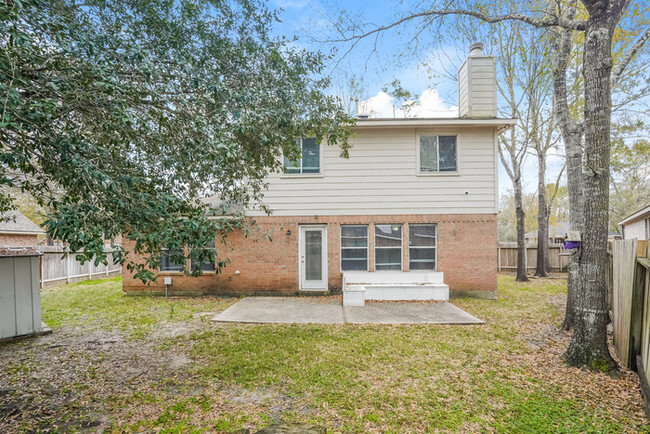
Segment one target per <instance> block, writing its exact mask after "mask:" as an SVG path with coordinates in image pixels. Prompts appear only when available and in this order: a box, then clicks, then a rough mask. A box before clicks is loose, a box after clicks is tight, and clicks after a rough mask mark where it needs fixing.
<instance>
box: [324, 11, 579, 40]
mask: <svg viewBox="0 0 650 434" xmlns="http://www.w3.org/2000/svg"><path fill="white" fill-rule="evenodd" d="M448 15H462V16H467V17H472V18H476V19H479V20H481V21H483V22H485V23H488V24H495V23H500V22H502V21H522V22H524V23H526V24H530V25H531V26H533V27H537V28H548V27H561V28H563V29H567V30H579V31H584V30H585V29H586V28H587V23H586V21H581V20H575V19H569V18H566V17H562V16H556V15H548V16H547V18H544V19H537V18H533V17H530V16H528V15H524V14H520V13H510V14H505V15H498V16H494V17H493V16H489V15H486V14H484V13H481V12H477V11H472V10H469V9H443V10H430V11H424V12H420V13H417V14H412V15H408V16H406V17H403V18H401V19H399V20H397V21H395V22H393V23H391V24H387V25H385V26H380V27H377V28H376V29H374V30H370V31H369V32H365V33H362V34H360V35H352V36H348V37H345V38H341V39H334V40H330V41H327V42H350V41H354V40H359V39H363V38H366V37H368V36H370V35H373V34H375V33H381V32H384V31H386V30H390V29H392V28H393V27H397V26H399V25H400V24H404V23H406V22H408V21H411V20H414V19H417V18H427V17H443V16H448Z"/></svg>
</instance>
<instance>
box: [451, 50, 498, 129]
mask: <svg viewBox="0 0 650 434" xmlns="http://www.w3.org/2000/svg"><path fill="white" fill-rule="evenodd" d="M494 62H495V60H494V57H492V56H470V57H468V58H467V59H466V60H465V62H464V63H463V65H462V66H461V68H460V70H459V71H458V111H459V116H461V117H471V118H492V117H495V116H496V113H497V94H496V66H495V63H494Z"/></svg>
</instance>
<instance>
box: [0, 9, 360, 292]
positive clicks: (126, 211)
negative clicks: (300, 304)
mask: <svg viewBox="0 0 650 434" xmlns="http://www.w3.org/2000/svg"><path fill="white" fill-rule="evenodd" d="M275 20H277V16H276V14H275V13H274V12H271V11H269V10H268V9H267V8H266V7H265V5H264V3H263V2H262V1H260V0H231V1H226V2H221V1H216V0H187V1H182V2H175V1H165V2H160V1H157V0H120V1H111V2H105V1H100V0H91V1H89V2H84V4H83V5H80V4H78V3H77V2H75V1H72V0H54V1H44V0H27V1H24V2H17V1H8V2H1V3H0V35H2V36H0V41H1V44H2V51H3V55H2V57H1V58H0V98H1V99H2V101H3V111H2V114H1V116H2V117H1V118H0V143H1V144H2V150H1V151H0V161H1V163H2V168H3V172H2V174H1V175H0V185H4V186H7V187H14V188H19V189H21V190H22V191H23V192H25V193H28V194H30V195H32V196H33V197H35V198H36V199H37V200H38V202H39V205H41V206H45V207H47V208H48V209H51V210H52V212H51V213H50V214H49V215H48V216H47V218H46V221H45V222H44V226H45V228H46V230H47V231H48V233H49V234H50V235H51V236H52V237H53V238H58V239H61V240H63V241H65V242H67V243H69V245H70V248H71V249H72V250H73V251H75V252H81V253H80V256H81V258H82V259H85V260H90V259H91V258H95V260H96V261H106V255H105V253H104V251H103V244H104V239H112V238H115V237H116V236H118V235H120V234H125V236H126V237H127V238H128V239H131V240H136V241H137V242H136V244H135V251H134V252H126V251H123V250H121V249H118V251H117V253H116V255H115V257H116V258H117V260H119V261H127V265H128V267H129V269H130V270H132V271H133V272H134V273H135V275H136V277H138V278H140V279H142V280H143V281H148V280H150V279H152V278H153V273H152V272H151V271H150V268H157V267H158V266H159V264H160V250H161V248H163V247H168V248H170V249H178V248H181V249H182V248H183V247H187V250H186V252H192V253H191V254H192V255H194V257H193V258H192V259H195V261H193V264H195V265H194V267H193V268H192V269H191V270H190V269H186V268H184V271H185V272H186V273H192V274H200V264H201V262H203V261H204V260H206V261H212V262H216V264H217V268H220V267H222V266H223V265H225V263H226V258H222V257H220V256H219V249H217V252H216V254H215V250H214V249H209V248H205V246H208V245H209V244H210V243H211V241H212V240H214V239H215V238H218V239H223V238H224V237H225V236H227V234H228V233H229V232H231V231H233V230H236V229H238V228H242V226H243V223H242V220H241V217H242V216H241V212H239V213H235V214H236V215H235V217H236V218H235V219H231V220H226V219H211V218H209V216H208V214H214V215H217V216H218V215H225V214H233V210H232V208H233V207H231V206H230V207H229V205H230V204H236V205H238V207H237V209H240V208H241V206H255V205H256V204H258V203H259V200H260V199H261V197H262V195H263V192H264V187H265V183H264V177H265V176H266V175H267V174H268V173H269V172H273V171H278V170H280V168H281V161H280V158H279V157H280V156H281V155H282V153H283V152H285V153H287V154H289V156H290V157H294V158H295V157H296V155H295V154H296V151H295V147H293V146H292V145H293V141H294V139H295V137H302V136H315V137H317V138H318V139H322V140H326V141H327V142H328V143H329V144H339V145H341V149H342V151H341V152H342V154H343V155H344V156H345V155H346V154H347V136H348V134H349V129H348V128H347V126H348V125H349V122H350V119H349V118H348V117H347V115H345V114H344V113H342V111H341V110H340V108H339V107H338V106H337V104H336V101H335V100H334V98H331V97H327V96H325V94H324V93H323V89H325V87H326V85H327V80H324V79H318V78H314V77H317V76H318V74H319V73H320V72H321V69H322V62H323V60H324V59H323V56H322V55H320V54H318V53H316V54H314V53H309V52H305V51H302V50H300V49H297V48H295V47H294V46H293V45H292V44H291V42H292V41H290V40H287V39H284V38H281V39H274V38H272V37H271V36H270V34H269V31H270V29H271V26H272V24H273V22H274V21H275ZM208 196H209V197H212V196H216V197H219V198H220V199H221V201H222V202H221V205H220V206H216V207H213V208H216V209H210V207H209V206H208V205H206V204H205V203H203V202H201V201H200V200H199V198H201V197H208ZM12 205H13V204H12V200H11V197H10V196H9V195H8V194H7V193H5V194H2V195H0V212H2V211H5V210H7V209H10V208H11V207H12ZM218 247H219V246H218ZM82 249H83V251H82ZM134 254H137V255H141V256H143V257H145V258H146V261H145V263H138V262H136V261H134ZM187 255H188V256H189V255H190V253H187Z"/></svg>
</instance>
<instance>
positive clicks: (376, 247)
mask: <svg viewBox="0 0 650 434" xmlns="http://www.w3.org/2000/svg"><path fill="white" fill-rule="evenodd" d="M377 226H401V227H402V237H401V239H400V243H399V261H400V267H399V271H404V227H405V225H404V224H403V223H376V224H375V225H374V227H373V231H372V236H373V240H374V246H375V249H374V255H375V271H377V272H382V271H397V270H378V269H377V249H397V246H381V247H378V246H377Z"/></svg>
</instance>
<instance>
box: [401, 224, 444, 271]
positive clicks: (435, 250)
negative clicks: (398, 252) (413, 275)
mask: <svg viewBox="0 0 650 434" xmlns="http://www.w3.org/2000/svg"><path fill="white" fill-rule="evenodd" d="M411 226H433V227H434V228H435V232H434V233H435V244H434V246H433V247H431V246H413V247H412V246H411ZM408 231H409V238H408V241H409V242H408V249H409V253H408V261H409V271H438V225H437V224H436V223H409V225H408ZM411 249H433V269H431V270H428V269H427V270H412V269H411Z"/></svg>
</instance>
